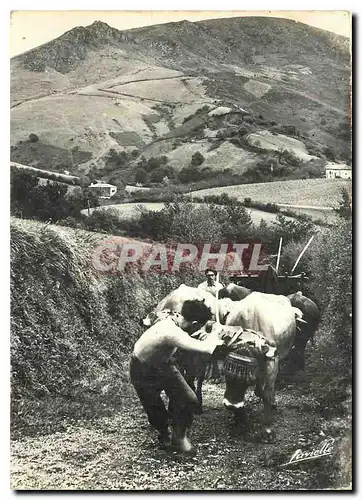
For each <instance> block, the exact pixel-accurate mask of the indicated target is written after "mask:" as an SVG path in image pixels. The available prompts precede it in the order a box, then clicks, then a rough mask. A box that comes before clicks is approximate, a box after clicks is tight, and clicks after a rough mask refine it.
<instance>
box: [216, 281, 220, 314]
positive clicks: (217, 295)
mask: <svg viewBox="0 0 362 500" xmlns="http://www.w3.org/2000/svg"><path fill="white" fill-rule="evenodd" d="M215 317H216V323H220V314H219V273H218V272H216V311H215Z"/></svg>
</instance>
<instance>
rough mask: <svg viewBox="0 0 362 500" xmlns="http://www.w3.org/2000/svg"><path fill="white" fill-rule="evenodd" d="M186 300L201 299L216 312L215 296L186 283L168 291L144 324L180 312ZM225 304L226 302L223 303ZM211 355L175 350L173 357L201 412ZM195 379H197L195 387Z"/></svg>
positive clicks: (147, 324) (213, 312) (198, 326)
mask: <svg viewBox="0 0 362 500" xmlns="http://www.w3.org/2000/svg"><path fill="white" fill-rule="evenodd" d="M186 300H201V301H203V302H204V303H205V305H207V307H209V308H210V309H211V312H212V314H213V317H215V312H216V298H215V297H214V296H213V295H212V294H211V293H209V292H207V291H205V290H202V289H199V288H193V287H190V286H186V285H183V284H182V285H180V286H179V287H178V288H177V289H176V290H173V291H172V292H171V293H169V294H168V295H167V296H166V297H165V298H164V299H163V300H161V302H160V303H159V304H158V305H157V306H156V307H155V309H153V311H152V312H151V313H149V314H148V315H147V317H146V318H145V319H143V325H144V326H147V327H149V326H151V325H153V324H154V323H155V322H156V321H158V320H159V319H162V318H163V317H164V315H165V314H166V315H167V314H168V313H169V312H178V313H181V309H182V306H183V304H184V302H185V301H186ZM225 306H226V304H225ZM200 326H201V325H198V324H195V325H194V328H193V330H192V331H190V332H189V333H192V332H193V331H195V330H198V329H199V328H200ZM210 358H211V356H208V355H206V354H204V355H203V354H198V353H192V352H183V351H177V353H176V355H175V359H176V362H177V364H178V365H179V368H180V370H181V372H182V374H183V376H184V378H185V380H186V382H187V383H188V385H189V386H190V387H191V388H192V390H193V391H194V392H195V393H196V396H197V399H198V401H199V412H200V413H201V412H202V383H203V381H204V379H205V374H206V368H207V365H208V364H209V361H210ZM195 380H196V381H197V383H196V387H195Z"/></svg>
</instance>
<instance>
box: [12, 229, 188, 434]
mask: <svg viewBox="0 0 362 500" xmlns="http://www.w3.org/2000/svg"><path fill="white" fill-rule="evenodd" d="M84 234H86V233H84V232H82V234H81V235H80V234H77V231H75V230H70V229H64V228H60V227H56V226H46V225H44V224H42V223H38V222H33V221H12V224H11V367H12V370H11V412H12V416H11V418H12V431H13V433H15V435H19V434H24V433H27V434H29V433H32V432H40V431H44V432H48V431H51V430H54V426H55V427H56V426H61V425H63V423H64V421H66V420H70V419H76V418H88V417H90V416H96V415H100V414H104V413H110V412H112V411H114V408H117V407H120V406H121V405H122V404H124V401H125V398H126V397H127V387H128V385H127V384H126V382H127V376H128V368H127V367H128V359H129V354H130V352H131V349H132V346H133V343H134V342H135V340H136V338H138V336H139V335H140V334H141V331H142V328H141V326H140V319H141V318H142V317H144V316H145V314H146V312H147V311H148V309H150V308H151V307H153V306H154V305H155V304H156V303H157V302H158V301H159V300H160V299H161V298H162V297H164V296H165V295H166V294H167V293H169V292H170V291H171V290H172V289H174V288H176V287H177V286H178V285H179V284H180V283H181V282H183V281H186V282H187V280H188V279H189V278H187V277H185V276H183V275H173V276H167V275H154V274H148V275H139V274H137V273H131V274H127V275H118V276H117V277H111V276H99V275H96V274H94V272H93V271H92V267H91V265H90V262H91V261H90V257H91V253H92V251H93V249H94V246H95V244H97V243H98V241H97V239H96V238H95V237H92V236H90V237H89V238H88V241H87V239H85V237H84ZM98 239H99V238H98ZM193 278H194V279H195V276H194V277H193Z"/></svg>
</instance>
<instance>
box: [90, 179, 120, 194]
mask: <svg viewBox="0 0 362 500" xmlns="http://www.w3.org/2000/svg"><path fill="white" fill-rule="evenodd" d="M89 187H90V188H91V189H94V190H95V192H96V193H97V195H98V196H99V197H100V198H112V196H114V195H115V194H116V192H117V186H114V185H113V184H107V183H106V182H102V181H97V182H95V183H92V184H91V185H90V186H89Z"/></svg>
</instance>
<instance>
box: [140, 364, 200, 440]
mask: <svg viewBox="0 0 362 500" xmlns="http://www.w3.org/2000/svg"><path fill="white" fill-rule="evenodd" d="M130 377H131V382H132V384H133V386H134V387H135V389H136V392H137V394H138V397H139V399H140V401H141V403H142V406H143V408H144V410H145V412H146V413H147V416H148V421H149V423H150V424H151V425H152V426H153V427H154V428H155V429H157V430H158V431H160V432H162V431H163V430H165V429H166V427H167V425H168V421H169V419H170V418H171V420H172V425H173V426H175V425H177V426H180V427H185V428H186V427H189V426H190V425H191V424H192V419H193V413H195V412H196V411H197V410H198V400H197V397H196V394H195V393H194V391H193V390H192V389H191V388H190V386H189V385H188V384H187V382H186V381H185V379H184V378H183V376H182V375H181V373H180V372H179V370H178V369H177V368H176V366H175V365H174V364H172V363H171V362H170V363H165V364H162V365H160V366H158V367H153V366H150V365H147V364H145V363H142V362H141V361H140V360H139V359H137V358H136V357H135V356H132V358H131V363H130ZM163 390H164V391H165V393H166V394H167V396H168V398H169V405H168V410H166V408H165V405H164V403H163V401H162V399H161V392H162V391H163Z"/></svg>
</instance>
